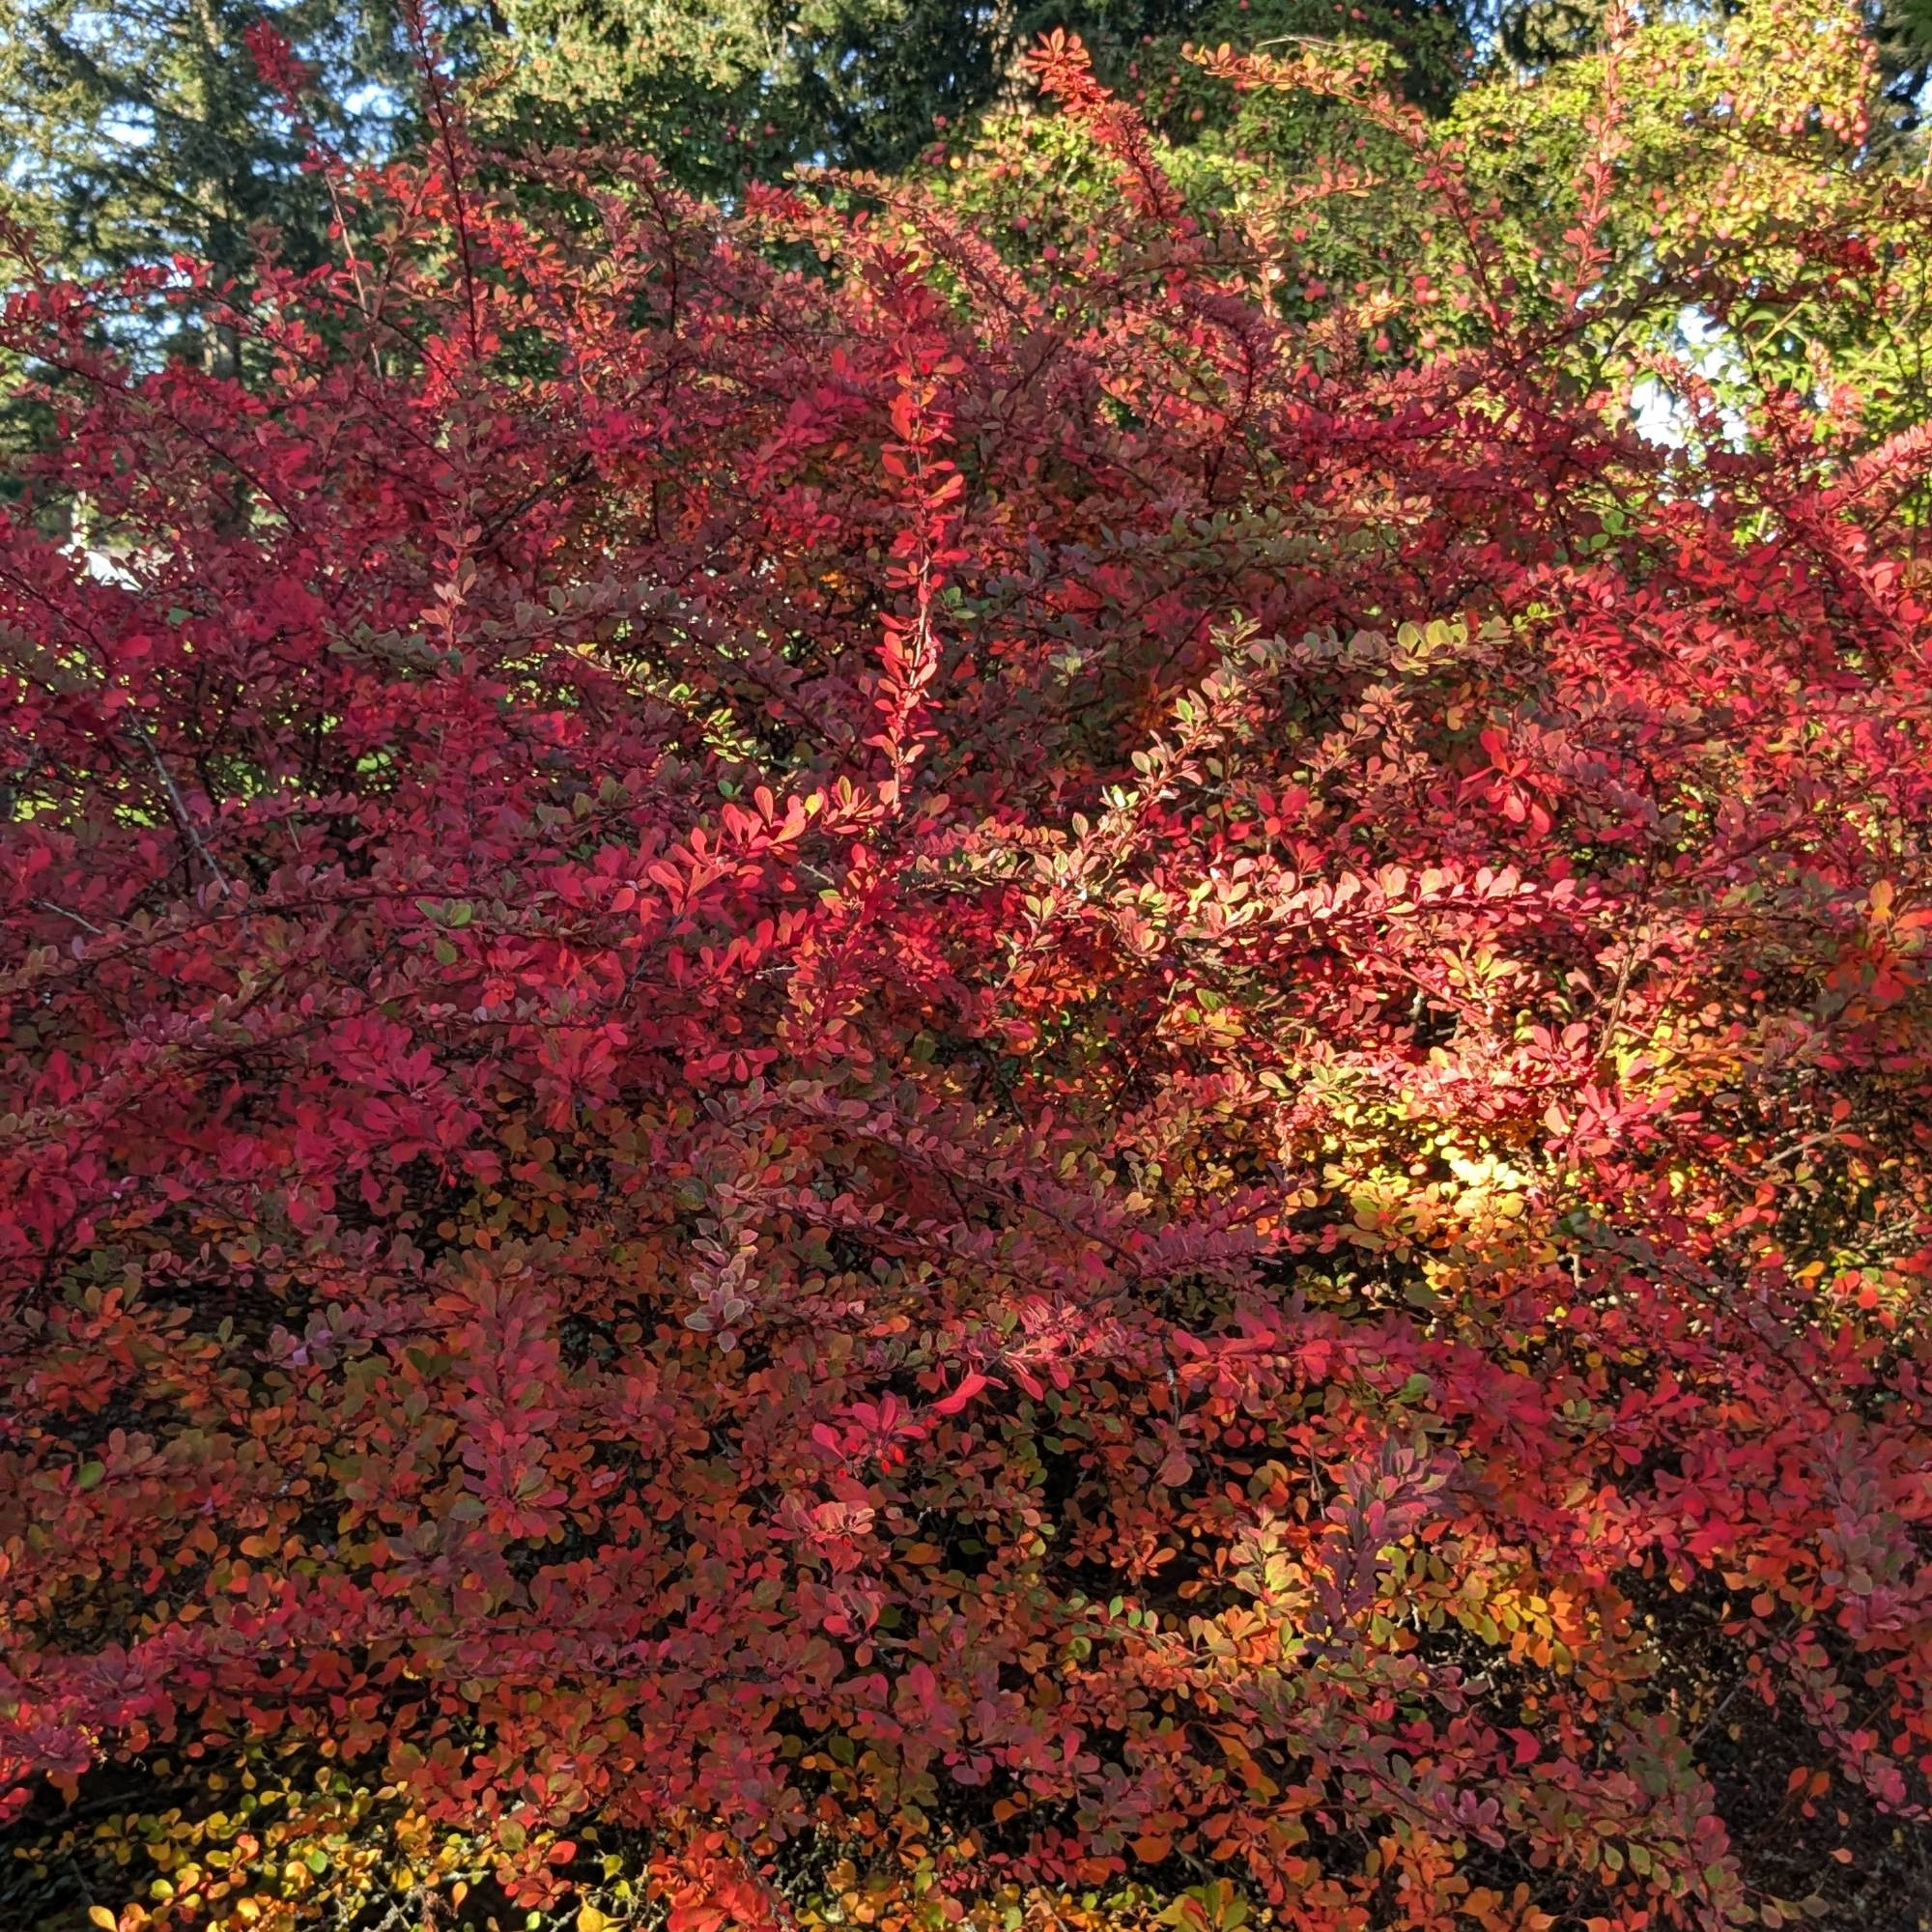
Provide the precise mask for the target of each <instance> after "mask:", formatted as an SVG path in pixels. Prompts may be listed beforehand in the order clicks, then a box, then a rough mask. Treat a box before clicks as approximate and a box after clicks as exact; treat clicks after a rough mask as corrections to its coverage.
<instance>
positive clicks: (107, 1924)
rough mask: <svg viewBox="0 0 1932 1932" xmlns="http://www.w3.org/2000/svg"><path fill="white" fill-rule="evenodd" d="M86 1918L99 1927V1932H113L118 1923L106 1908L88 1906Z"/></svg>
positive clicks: (102, 1906)
mask: <svg viewBox="0 0 1932 1932" xmlns="http://www.w3.org/2000/svg"><path fill="white" fill-rule="evenodd" d="M87 1916H88V1918H89V1920H90V1921H91V1922H92V1923H94V1924H96V1925H98V1926H99V1927H100V1932H114V1927H115V1925H116V1923H117V1922H118V1921H117V1920H116V1919H115V1917H114V1915H113V1913H111V1912H109V1911H108V1909H107V1908H106V1906H104V1905H90V1906H89V1907H88V1908H87Z"/></svg>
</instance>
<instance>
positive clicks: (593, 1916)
mask: <svg viewBox="0 0 1932 1932" xmlns="http://www.w3.org/2000/svg"><path fill="white" fill-rule="evenodd" d="M610 1922H611V1921H610V1920H609V1919H608V1918H605V1917H604V1915H603V1914H602V1913H601V1912H599V1911H598V1909H597V1908H596V1907H595V1906H594V1905H586V1906H584V1907H583V1908H582V1910H581V1911H580V1912H579V1913H578V1915H577V1932H604V1928H605V1926H607V1925H608V1924H610Z"/></svg>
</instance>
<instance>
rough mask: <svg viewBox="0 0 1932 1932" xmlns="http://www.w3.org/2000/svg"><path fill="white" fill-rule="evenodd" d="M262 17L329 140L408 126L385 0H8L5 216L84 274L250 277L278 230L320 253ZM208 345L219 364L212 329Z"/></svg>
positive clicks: (407, 72) (398, 39)
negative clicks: (256, 38)
mask: <svg viewBox="0 0 1932 1932" xmlns="http://www.w3.org/2000/svg"><path fill="white" fill-rule="evenodd" d="M263 20H266V21H267V22H268V24H269V25H270V26H271V27H272V28H273V29H274V30H275V31H276V32H277V33H279V34H280V35H281V36H282V37H283V38H284V39H286V40H287V41H288V43H290V45H291V46H292V47H293V48H294V49H295V51H296V53H297V55H298V58H299V59H300V60H301V61H302V62H303V63H304V64H305V65H306V66H307V67H308V68H309V69H310V70H311V71H312V72H313V75H314V86H313V89H312V96H311V99H312V112H313V115H314V118H315V120H316V123H317V126H318V128H319V130H320V131H321V132H322V133H323V134H324V136H325V137H326V138H327V140H329V141H330V142H331V144H333V145H334V146H336V147H337V148H338V149H340V150H341V151H342V152H344V153H348V154H352V155H369V154H372V153H377V152H381V151H382V150H383V149H384V148H385V147H386V146H387V145H388V144H389V143H390V142H391V141H392V140H393V139H395V138H396V136H397V135H398V133H399V132H401V131H402V130H403V129H404V128H406V127H407V124H408V123H409V121H410V120H411V119H412V114H413V107H412V103H413V100H414V87H413V84H412V77H411V63H412V51H411V47H410V44H409V40H410V36H409V34H408V32H407V31H406V29H405V25H404V20H403V17H402V15H401V14H400V12H399V11H398V9H397V8H396V7H395V6H394V5H392V4H389V0H352V4H351V5H349V6H347V7H345V6H343V5H340V4H337V0H288V4H281V5H274V4H270V5H267V6H265V5H264V4H263V0H115V4H114V5H113V6H112V7H111V8H105V9H103V8H100V7H99V6H95V5H91V4H89V0H0V179H4V180H5V182H6V184H7V188H8V192H9V194H10V196H11V199H12V205H11V207H10V209H9V211H8V212H9V213H12V214H13V215H14V218H15V219H16V220H19V221H21V222H23V223H24V224H25V225H26V226H27V227H29V228H31V229H32V230H33V231H34V233H35V235H36V237H37V240H38V242H39V244H40V246H41V247H43V249H44V250H46V251H47V252H48V253H49V254H51V255H52V256H53V257H54V258H55V259H57V260H58V261H59V262H60V263H61V264H62V266H64V267H66V268H68V269H70V270H73V271H75V272H79V273H94V272H100V271H111V270H116V269H119V268H123V267H126V266H128V265H130V264H141V263H156V262H166V261H167V260H169V259H170V258H171V257H172V256H174V255H175V254H177V253H187V254H192V255H194V256H196V257H197V258H198V259H200V260H203V261H205V262H207V263H208V264H209V265H210V266H211V267H212V268H213V270H214V271H215V273H216V275H217V276H222V275H226V276H235V275H242V274H245V273H246V272H247V270H248V267H249V265H250V263H251V262H252V260H253V259H254V254H255V250H256V248H257V246H258V244H259V241H261V239H262V238H263V237H264V235H265V234H266V233H267V231H269V230H273V231H274V232H275V234H276V235H277V236H278V238H279V240H278V242H277V246H278V247H279V250H280V252H281V254H282V255H283V256H284V258H286V259H293V260H297V261H301V260H306V259H313V258H314V257H315V256H316V255H317V253H318V251H319V250H320V248H321V245H322V242H323V239H324V236H325V234H326V231H327V221H328V215H329V210H328V204H327V195H326V193H325V192H324V190H323V189H322V187H321V186H320V185H319V184H318V182H317V181H316V179H315V177H314V176H313V175H312V174H310V173H308V172H306V171H305V170H304V169H303V166H302V160H303V154H304V144H303V139H302V137H301V136H300V135H299V134H298V133H297V132H296V131H295V130H294V129H293V128H290V127H289V126H288V125H287V122H286V120H285V119H284V117H283V115H282V113H281V112H280V104H279V103H278V101H277V100H276V99H275V97H274V91H273V89H272V88H271V87H270V84H269V83H268V82H267V81H266V80H265V79H264V77H263V75H262V73H261V71H259V69H258V67H257V64H256V61H255V59H254V56H253V55H252V54H251V52H250V51H249V48H248V44H247V36H248V34H249V32H250V30H251V29H252V28H253V27H255V26H256V24H257V23H258V22H261V21H263ZM434 24H435V25H436V26H439V27H441V28H444V29H446V30H447V31H448V33H449V35H450V45H451V48H452V50H453V51H454V52H455V54H456V55H457V57H458V58H459V59H461V58H463V57H464V56H465V55H466V53H467V52H468V50H469V48H470V47H471V46H472V45H473V44H474V43H475V39H476V31H475V30H476V27H477V25H478V24H479V23H478V22H477V21H475V20H474V18H473V17H471V16H469V15H465V14H460V13H458V14H450V15H449V16H448V17H447V18H445V19H440V20H438V21H436V22H435V23H434ZM206 348H207V353H208V355H209V356H210V359H211V362H212V363H213V365H215V366H219V365H220V364H221V362H222V360H223V357H224V355H226V354H227V352H226V351H224V350H223V348H222V346H221V344H220V342H219V340H218V339H212V340H211V341H210V342H209V343H208V344H207V345H206Z"/></svg>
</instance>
